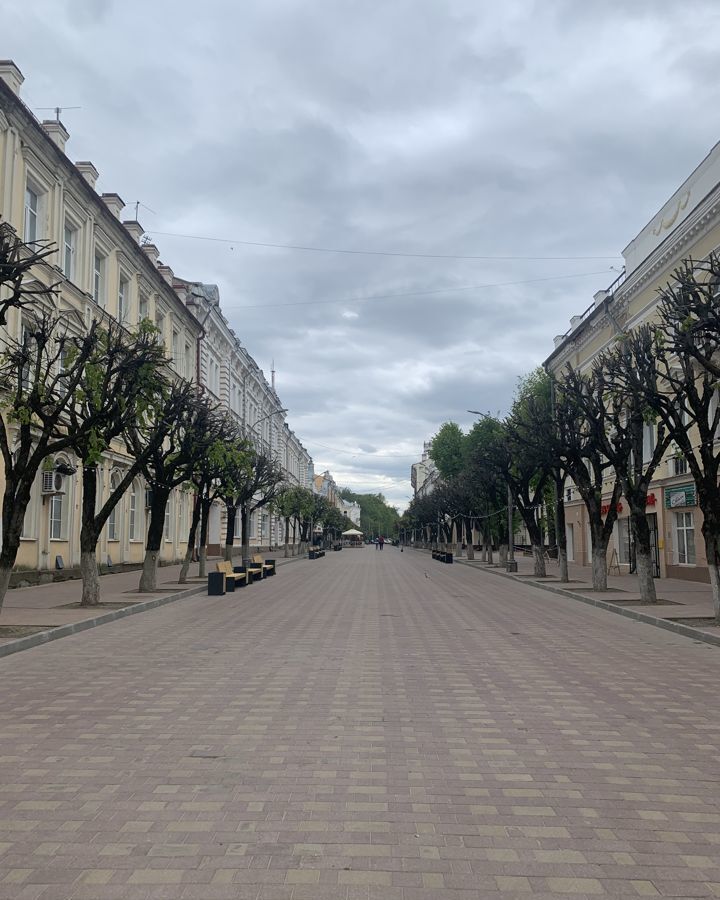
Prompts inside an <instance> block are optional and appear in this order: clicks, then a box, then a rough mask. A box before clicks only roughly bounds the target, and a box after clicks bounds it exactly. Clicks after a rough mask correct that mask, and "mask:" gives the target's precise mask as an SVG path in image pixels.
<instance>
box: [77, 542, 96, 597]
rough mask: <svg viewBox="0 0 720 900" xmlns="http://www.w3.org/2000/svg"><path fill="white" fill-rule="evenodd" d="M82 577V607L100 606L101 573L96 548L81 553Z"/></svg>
mask: <svg viewBox="0 0 720 900" xmlns="http://www.w3.org/2000/svg"><path fill="white" fill-rule="evenodd" d="M80 575H81V577H82V597H81V598H80V606H98V604H99V603H100V573H99V572H98V563H97V553H96V551H95V548H93V549H92V550H81V551H80Z"/></svg>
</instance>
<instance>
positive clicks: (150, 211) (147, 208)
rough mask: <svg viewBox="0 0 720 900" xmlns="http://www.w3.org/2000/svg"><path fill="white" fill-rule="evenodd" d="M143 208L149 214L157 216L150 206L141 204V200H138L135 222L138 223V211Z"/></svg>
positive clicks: (136, 202)
mask: <svg viewBox="0 0 720 900" xmlns="http://www.w3.org/2000/svg"><path fill="white" fill-rule="evenodd" d="M141 206H142V208H143V209H146V210H147V211H148V212H149V213H152V214H153V215H154V216H156V215H157V213H156V212H155V210H154V209H150V207H149V206H146V205H145V204H144V203H141V201H140V200H136V201H135V221H136V222H137V220H138V210H139V209H140V207H141Z"/></svg>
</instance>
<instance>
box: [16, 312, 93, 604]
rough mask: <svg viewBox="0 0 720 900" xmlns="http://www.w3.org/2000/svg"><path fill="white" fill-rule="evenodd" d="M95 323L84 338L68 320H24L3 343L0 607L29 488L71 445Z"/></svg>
mask: <svg viewBox="0 0 720 900" xmlns="http://www.w3.org/2000/svg"><path fill="white" fill-rule="evenodd" d="M97 344H98V333H97V324H96V323H93V324H92V325H91V326H90V329H89V330H88V331H86V332H84V333H75V332H73V331H71V329H70V323H69V322H68V320H67V318H60V317H58V316H56V315H54V314H50V313H43V312H38V313H34V314H32V315H27V317H26V320H25V327H24V328H23V333H22V336H21V338H20V340H19V341H14V340H10V339H8V338H6V346H5V348H4V350H3V352H2V355H1V356H0V396H2V398H3V399H2V406H0V451H2V457H3V463H4V474H5V487H4V491H3V501H2V549H1V550H0V608H2V603H3V600H4V598H5V594H6V592H7V588H8V585H9V584H10V575H11V572H12V569H13V567H14V565H15V561H16V559H17V554H18V550H19V548H20V538H21V535H22V530H23V521H24V519H25V513H26V511H27V508H28V505H29V503H30V494H31V490H32V486H33V483H34V481H35V479H36V477H37V475H38V472H39V471H40V470H41V467H43V466H44V465H45V463H46V461H47V460H52V458H53V457H54V456H55V455H56V454H57V453H60V452H61V451H64V450H67V449H69V448H70V447H71V446H72V442H73V435H72V434H71V432H70V430H69V423H70V409H71V408H72V406H73V404H74V402H75V396H76V392H77V391H78V389H79V386H80V384H81V381H82V380H83V379H84V377H85V368H86V365H87V363H88V360H90V359H91V358H92V357H93V356H94V355H95V353H96V352H97Z"/></svg>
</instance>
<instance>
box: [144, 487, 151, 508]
mask: <svg viewBox="0 0 720 900" xmlns="http://www.w3.org/2000/svg"><path fill="white" fill-rule="evenodd" d="M152 505H153V492H152V491H151V490H150V488H145V509H150V507H151V506H152Z"/></svg>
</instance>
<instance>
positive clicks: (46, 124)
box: [42, 119, 70, 153]
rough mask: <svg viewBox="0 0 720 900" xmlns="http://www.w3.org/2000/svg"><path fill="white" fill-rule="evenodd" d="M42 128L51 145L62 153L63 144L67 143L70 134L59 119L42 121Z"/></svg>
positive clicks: (63, 150)
mask: <svg viewBox="0 0 720 900" xmlns="http://www.w3.org/2000/svg"><path fill="white" fill-rule="evenodd" d="M42 127H43V129H44V130H45V133H46V134H47V135H48V137H49V138H50V140H51V141H52V142H53V144H55V146H56V147H59V148H60V149H61V150H62V152H63V153H64V152H65V144H66V143H67V139H68V138H69V137H70V134H69V132H68V130H67V128H66V127H65V126H64V125H63V123H62V122H61V121H60V119H43V122H42Z"/></svg>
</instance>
